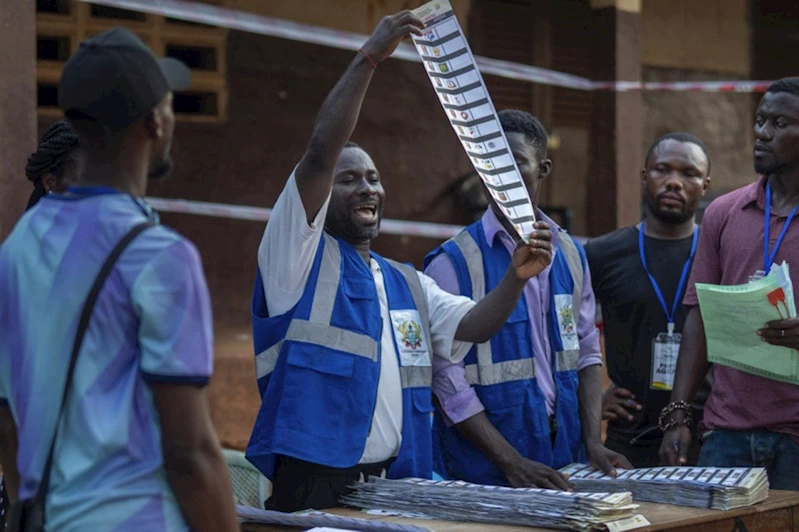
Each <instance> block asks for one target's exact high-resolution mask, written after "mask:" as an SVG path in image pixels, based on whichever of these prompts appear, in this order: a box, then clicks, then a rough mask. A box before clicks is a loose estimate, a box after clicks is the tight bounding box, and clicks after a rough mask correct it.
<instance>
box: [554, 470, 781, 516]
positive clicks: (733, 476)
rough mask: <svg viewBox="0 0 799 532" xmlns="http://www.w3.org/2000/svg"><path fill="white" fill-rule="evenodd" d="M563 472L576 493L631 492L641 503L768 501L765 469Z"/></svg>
mask: <svg viewBox="0 0 799 532" xmlns="http://www.w3.org/2000/svg"><path fill="white" fill-rule="evenodd" d="M560 472H561V473H563V474H564V475H568V478H569V482H571V483H572V485H573V486H574V487H575V488H577V489H582V490H592V491H593V490H601V491H610V492H614V491H619V492H627V491H630V492H632V494H633V497H634V498H635V499H636V500H639V501H650V502H657V503H663V504H676V505H679V506H695V507H698V508H712V509H714V510H731V509H733V508H739V507H742V506H751V505H753V504H756V503H758V502H761V501H764V500H766V498H768V488H769V485H768V477H767V476H766V470H765V469H764V468H762V467H759V468H757V467H756V468H746V467H738V468H731V467H649V468H643V469H626V470H620V471H619V475H618V476H617V477H615V478H614V477H611V476H608V475H605V474H604V473H602V472H601V471H599V470H598V469H596V468H594V467H591V466H587V465H584V464H571V465H568V466H566V467H564V468H563V469H561V470H560Z"/></svg>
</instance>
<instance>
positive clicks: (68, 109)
mask: <svg viewBox="0 0 799 532" xmlns="http://www.w3.org/2000/svg"><path fill="white" fill-rule="evenodd" d="M190 83H191V72H189V69H188V67H187V66H186V65H184V64H183V63H181V62H180V61H178V60H177V59H172V58H169V57H167V58H163V59H158V58H156V57H155V55H154V54H153V52H152V50H150V48H148V47H147V45H146V44H144V43H143V42H142V40H141V39H139V38H138V37H137V36H136V35H135V34H134V33H132V32H131V31H129V30H127V29H125V28H114V29H112V30H109V31H106V32H105V33H101V34H100V35H97V36H95V37H92V38H91V39H87V40H85V41H83V42H82V43H81V44H80V48H78V51H77V52H75V54H74V55H73V56H72V57H70V59H69V61H67V64H66V65H64V70H63V72H62V74H61V82H60V84H59V86H58V104H59V106H60V107H61V110H63V111H64V114H65V115H66V116H67V117H68V118H71V119H75V120H86V121H88V122H91V123H93V124H96V125H97V126H100V127H102V128H103V129H107V130H110V131H112V132H114V133H116V132H119V131H122V130H123V129H125V128H126V127H127V126H129V125H130V124H132V123H133V121H135V120H136V119H137V118H139V117H140V116H143V115H144V114H146V113H148V112H150V111H151V110H153V109H154V108H155V107H156V106H157V105H158V103H159V102H160V101H161V100H162V99H163V98H164V96H166V95H167V93H168V92H170V91H175V90H181V89H185V88H186V87H188V86H189V84H190Z"/></svg>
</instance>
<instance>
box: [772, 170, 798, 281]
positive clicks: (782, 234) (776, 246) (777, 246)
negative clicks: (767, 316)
mask: <svg viewBox="0 0 799 532" xmlns="http://www.w3.org/2000/svg"><path fill="white" fill-rule="evenodd" d="M796 211H799V205H797V206H796V207H794V208H793V210H792V211H791V214H789V215H788V218H787V219H786V220H785V225H783V226H782V232H780V236H778V237H777V242H775V243H774V249H773V250H772V251H771V253H770V254H769V252H768V244H769V239H770V236H771V184H769V183H768V182H766V219H765V221H764V222H763V275H768V273H769V271H771V265H772V264H774V259H775V258H776V257H777V250H778V249H780V244H782V239H783V238H785V233H787V232H788V226H789V225H791V221H792V220H793V217H794V216H796Z"/></svg>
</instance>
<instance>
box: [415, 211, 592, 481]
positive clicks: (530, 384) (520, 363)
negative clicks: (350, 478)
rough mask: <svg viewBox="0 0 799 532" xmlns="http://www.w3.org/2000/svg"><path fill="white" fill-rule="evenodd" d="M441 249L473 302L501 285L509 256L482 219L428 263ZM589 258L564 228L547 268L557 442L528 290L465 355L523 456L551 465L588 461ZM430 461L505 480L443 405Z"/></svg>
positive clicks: (499, 423)
mask: <svg viewBox="0 0 799 532" xmlns="http://www.w3.org/2000/svg"><path fill="white" fill-rule="evenodd" d="M439 253H446V254H447V256H448V257H449V259H450V260H451V261H452V265H453V267H454V269H455V273H456V275H457V278H458V285H459V287H460V292H461V294H462V295H464V296H468V297H471V298H472V299H474V300H475V301H479V300H480V299H482V298H483V297H485V295H486V294H487V293H488V292H490V291H491V290H492V289H493V288H494V287H496V286H497V285H498V284H499V282H500V280H501V279H502V276H503V275H505V272H506V271H507V269H508V267H509V265H510V261H511V256H510V254H509V253H508V250H507V249H506V247H505V246H504V245H503V244H502V243H501V242H499V237H497V242H496V243H495V244H494V245H493V246H490V245H489V244H488V242H487V241H486V239H485V231H484V229H483V223H482V221H479V222H477V223H475V224H472V225H470V226H469V227H467V228H466V229H465V230H464V231H463V232H462V233H460V234H459V235H458V236H456V237H455V238H453V239H451V240H449V241H447V242H445V243H444V244H443V245H442V246H441V247H439V248H438V249H436V250H434V251H433V252H431V253H430V254H429V255H428V256H427V258H426V259H425V266H427V264H429V262H430V261H431V260H432V259H433V258H434V257H435V256H436V255H438V254H439ZM585 264H586V260H585V255H584V252H583V251H582V249H581V248H580V247H579V245H578V244H577V243H576V242H574V240H572V238H571V237H569V236H568V235H567V234H565V233H559V234H558V251H557V252H556V253H555V256H554V258H553V261H552V266H551V269H550V273H549V282H550V311H549V313H548V316H547V332H548V335H549V341H550V345H551V352H552V372H553V374H554V381H555V386H556V393H557V399H556V403H555V414H554V416H555V421H556V423H557V432H556V436H555V442H554V445H553V443H552V440H551V430H550V421H549V416H548V415H547V409H546V403H545V400H544V397H543V394H542V393H541V390H540V388H539V387H538V383H537V381H536V378H535V364H534V358H535V356H536V355H535V353H534V351H533V342H532V335H533V332H532V326H531V325H530V318H529V314H528V309H527V303H526V301H525V298H524V297H520V298H519V302H518V303H517V304H516V307H515V308H514V310H513V312H512V313H511V315H510V317H509V318H508V321H507V322H506V324H505V325H504V326H503V327H502V329H501V330H500V331H499V332H498V333H497V334H496V335H494V337H493V338H492V339H491V340H490V341H489V342H486V343H483V344H477V345H475V346H474V347H473V348H472V350H471V351H470V352H469V354H468V355H467V356H466V358H465V359H464V362H465V366H466V367H465V369H466V378H467V380H468V382H469V384H471V385H472V387H473V388H474V390H475V392H476V393H477V396H478V397H479V399H480V401H481V402H482V404H483V406H484V407H485V413H486V415H487V416H488V418H489V419H490V420H491V422H492V424H493V425H494V426H495V427H496V428H497V430H499V432H500V433H501V434H502V435H503V436H504V437H505V439H506V440H508V442H509V443H510V444H511V445H512V446H513V447H514V448H515V449H516V450H517V451H519V453H520V454H521V455H522V456H524V457H525V458H528V459H530V460H533V461H536V462H540V463H543V464H545V465H547V466H550V467H553V468H559V467H563V466H565V465H568V464H569V463H572V462H582V461H584V460H585V451H584V448H583V444H582V433H581V427H580V417H579V409H578V400H577V384H578V380H577V360H578V357H579V350H580V346H579V339H578V337H577V316H579V312H580V305H581V301H582V288H583V279H584V271H585ZM433 462H434V464H433V468H434V470H435V471H436V472H437V473H438V474H440V475H441V476H442V477H444V478H449V479H460V480H465V481H468V482H474V483H477V484H492V485H507V483H508V481H507V479H506V477H505V475H504V474H503V473H502V471H501V470H500V469H499V468H497V467H496V466H495V465H494V464H493V463H492V462H491V461H489V460H488V458H486V457H485V455H483V453H481V452H480V451H479V450H478V449H477V448H476V447H475V446H474V445H472V443H471V442H469V441H468V440H467V439H466V438H465V437H463V436H462V435H461V434H460V432H459V431H458V429H457V428H455V427H451V426H450V427H447V426H446V424H445V423H444V419H443V417H442V415H441V413H440V412H438V411H436V413H435V419H434V422H433Z"/></svg>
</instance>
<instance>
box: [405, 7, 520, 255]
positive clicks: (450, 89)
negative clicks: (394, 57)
mask: <svg viewBox="0 0 799 532" xmlns="http://www.w3.org/2000/svg"><path fill="white" fill-rule="evenodd" d="M413 14H414V15H416V16H417V17H419V18H420V19H421V20H422V22H424V23H425V30H424V36H423V37H421V38H418V37H414V38H413V42H414V45H415V46H416V50H417V51H418V52H419V55H420V56H421V58H422V62H423V63H424V65H425V69H426V71H427V75H428V77H429V78H430V83H432V85H433V89H435V91H436V94H437V95H438V98H439V100H440V101H441V105H442V107H443V108H444V112H445V113H446V115H447V118H448V119H449V122H450V124H451V125H452V128H453V129H454V130H455V133H456V134H457V135H458V138H459V139H460V140H461V144H462V145H463V149H464V150H466V154H467V155H469V159H470V160H471V161H472V164H473V165H474V169H475V170H476V171H477V173H478V174H479V175H480V177H481V178H482V180H483V183H485V186H486V188H487V189H488V191H489V193H490V194H491V196H492V197H493V198H494V201H496V203H497V205H498V206H499V208H500V209H501V210H502V212H503V213H504V214H505V216H506V217H507V218H508V220H510V222H511V224H513V227H514V228H515V229H516V232H517V233H518V234H519V236H520V237H522V238H523V239H524V240H525V242H526V241H527V238H528V235H529V234H530V233H532V232H533V222H535V211H534V210H533V204H532V202H531V201H530V196H529V194H528V193H527V187H526V186H525V185H524V181H523V180H522V177H521V174H520V173H519V168H518V167H517V166H516V160H515V159H514V158H513V155H512V154H511V152H510V148H509V146H508V139H507V138H505V133H504V132H503V131H502V127H501V126H500V124H499V118H497V113H496V110H495V109H494V104H493V103H492V102H491V97H490V96H489V94H488V89H486V86H485V83H484V82H483V77H482V76H481V75H480V71H479V70H478V69H477V65H476V64H475V61H474V56H473V55H472V51H471V49H470V48H469V43H467V42H466V37H465V36H464V34H463V31H462V30H461V27H460V25H459V24H458V20H457V19H456V18H455V13H454V12H453V11H452V6H451V5H450V4H449V2H448V1H447V0H433V1H432V2H428V3H427V4H425V5H423V6H422V7H419V8H417V9H414V10H413Z"/></svg>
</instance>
